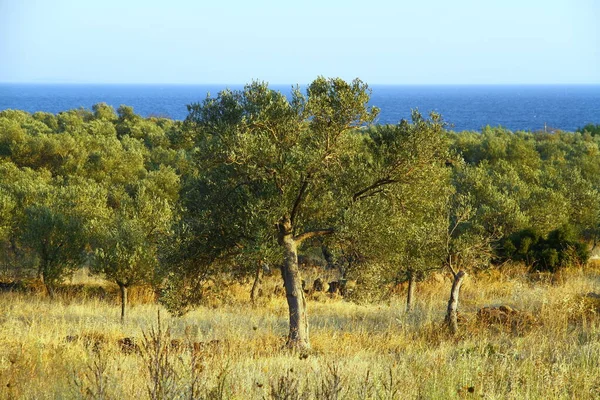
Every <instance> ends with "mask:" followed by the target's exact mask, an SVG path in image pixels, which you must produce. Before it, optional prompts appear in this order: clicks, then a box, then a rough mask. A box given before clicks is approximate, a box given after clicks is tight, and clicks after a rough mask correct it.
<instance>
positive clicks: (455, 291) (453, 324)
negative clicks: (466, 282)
mask: <svg viewBox="0 0 600 400" xmlns="http://www.w3.org/2000/svg"><path fill="white" fill-rule="evenodd" d="M466 275H467V274H466V273H465V271H458V273H457V274H455V275H454V281H453V282H452V290H451V291H450V300H448V309H447V311H446V320H445V322H446V325H447V326H448V329H450V333H452V334H453V335H454V334H456V332H458V314H457V312H458V295H459V294H460V287H461V285H462V283H463V279H464V278H465V276H466Z"/></svg>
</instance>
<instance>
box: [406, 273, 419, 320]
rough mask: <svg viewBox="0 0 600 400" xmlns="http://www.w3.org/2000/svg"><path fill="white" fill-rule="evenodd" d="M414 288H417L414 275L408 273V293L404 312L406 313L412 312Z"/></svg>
mask: <svg viewBox="0 0 600 400" xmlns="http://www.w3.org/2000/svg"><path fill="white" fill-rule="evenodd" d="M416 286H417V280H416V279H415V274H413V273H410V274H409V276H408V293H407V294H406V312H407V313H409V312H411V311H412V310H413V307H414V299H415V287H416Z"/></svg>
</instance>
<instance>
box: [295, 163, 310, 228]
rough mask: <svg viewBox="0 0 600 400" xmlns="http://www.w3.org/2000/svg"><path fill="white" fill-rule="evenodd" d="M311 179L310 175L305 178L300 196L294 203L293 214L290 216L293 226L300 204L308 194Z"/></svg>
mask: <svg viewBox="0 0 600 400" xmlns="http://www.w3.org/2000/svg"><path fill="white" fill-rule="evenodd" d="M309 179H310V174H309V175H307V176H306V178H304V181H303V182H302V186H300V191H299V192H298V196H296V200H295V201H294V206H293V207H292V213H291V215H290V222H291V223H292V225H293V224H294V219H295V218H296V214H298V209H299V208H300V204H301V203H302V198H303V197H304V193H305V192H306V188H307V187H308V181H309Z"/></svg>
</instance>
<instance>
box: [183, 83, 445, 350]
mask: <svg viewBox="0 0 600 400" xmlns="http://www.w3.org/2000/svg"><path fill="white" fill-rule="evenodd" d="M369 97H370V91H369V88H368V86H367V85H366V84H364V83H362V82H361V81H360V80H358V79H357V80H354V81H353V82H350V83H348V82H345V81H343V80H341V79H325V78H317V79H316V80H315V81H314V82H312V83H311V84H310V85H309V86H308V88H307V90H306V95H303V94H302V93H301V92H300V90H298V89H297V88H296V89H294V90H293V91H292V93H291V96H290V99H288V98H286V96H285V95H283V94H281V93H279V92H275V91H273V90H270V89H269V88H268V86H267V85H266V84H263V83H256V82H255V83H252V84H250V85H247V86H246V87H245V88H244V90H242V91H224V92H221V93H220V94H219V95H218V96H217V97H216V98H210V97H209V98H207V99H206V100H205V101H204V102H202V103H200V104H193V105H191V106H189V112H190V113H189V116H188V118H187V125H188V129H192V130H193V131H194V133H195V137H196V142H197V149H196V153H195V154H196V164H197V169H196V171H197V175H196V176H194V177H192V178H191V179H189V180H188V183H187V184H186V185H187V186H186V187H187V190H186V192H185V193H184V197H186V198H187V200H186V201H185V202H184V204H185V213H184V217H183V223H184V224H185V225H186V226H187V227H188V228H189V231H188V232H189V233H190V234H192V235H193V236H194V238H195V243H196V246H195V249H196V253H195V254H197V255H199V256H201V257H204V258H205V261H206V262H212V263H214V262H215V261H216V260H219V259H222V258H223V257H227V256H229V255H230V254H231V253H236V252H239V251H241V250H242V249H244V248H246V247H248V246H263V245H268V242H269V241H268V240H267V241H265V240H264V239H262V238H268V237H269V236H270V237H274V238H276V241H277V245H278V247H279V249H280V257H281V260H282V267H281V271H282V277H283V281H284V286H285V289H286V298H287V303H288V308H289V322H290V330H289V336H288V342H287V344H288V346H289V347H292V348H297V349H306V348H309V347H310V340H309V331H308V318H307V310H306V299H305V297H304V291H303V289H302V279H301V275H300V270H299V267H298V250H299V248H300V247H301V246H303V245H306V244H307V243H308V242H311V241H312V240H314V239H317V238H321V237H324V236H328V235H332V234H333V233H334V232H336V231H337V230H339V228H340V226H341V224H343V214H344V212H345V211H346V210H348V209H350V208H352V207H353V206H354V205H356V204H359V203H360V202H362V201H364V200H365V199H368V198H371V197H376V196H379V195H381V194H382V193H383V192H384V189H385V188H386V187H388V186H392V185H394V184H398V183H401V182H405V181H406V180H407V179H410V177H411V176H412V174H413V173H414V172H415V171H417V170H419V168H421V167H423V166H425V165H427V164H428V163H429V162H430V161H428V160H425V159H420V158H419V157H417V155H412V156H414V157H415V158H416V159H418V161H415V160H414V159H410V158H409V159H408V160H407V159H406V158H405V157H404V156H405V154H403V153H402V152H394V149H395V145H394V144H393V141H390V143H387V144H386V140H387V137H388V136H394V137H395V136H398V135H399V136H402V134H404V135H405V136H406V137H410V135H412V134H414V133H415V132H417V131H418V130H414V129H408V123H407V122H405V123H404V124H403V125H402V124H401V125H402V126H401V127H400V128H398V130H397V131H392V132H388V133H386V135H384V136H381V137H377V136H376V135H375V136H374V135H369V134H368V132H365V131H364V130H361V129H360V127H362V126H363V125H365V124H368V123H370V122H372V121H373V119H374V118H375V117H376V115H377V111H378V110H377V109H375V108H369V107H368V105H367V104H368V101H369ZM424 123H425V122H424V121H422V120H420V121H418V122H416V124H424ZM438 133H439V132H438ZM426 149H428V147H426ZM199 248H202V249H203V251H198V250H197V249H199ZM200 253H201V254H200Z"/></svg>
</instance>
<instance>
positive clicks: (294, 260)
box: [281, 234, 310, 350]
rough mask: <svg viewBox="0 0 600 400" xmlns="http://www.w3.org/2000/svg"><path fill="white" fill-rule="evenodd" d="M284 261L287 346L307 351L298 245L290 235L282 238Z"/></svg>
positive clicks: (306, 331)
mask: <svg viewBox="0 0 600 400" xmlns="http://www.w3.org/2000/svg"><path fill="white" fill-rule="evenodd" d="M282 239H283V251H284V260H283V267H282V269H281V272H282V275H283V283H284V285H285V295H286V299H287V304H288V308H289V314H290V333H289V335H288V340H287V346H288V347H291V348H295V349H299V350H302V349H309V348H310V339H309V336H308V317H307V315H306V298H305V297H304V290H302V277H301V276H300V270H299V269H298V244H297V243H296V240H294V238H293V237H292V235H291V234H288V235H284V236H283V238H282Z"/></svg>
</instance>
